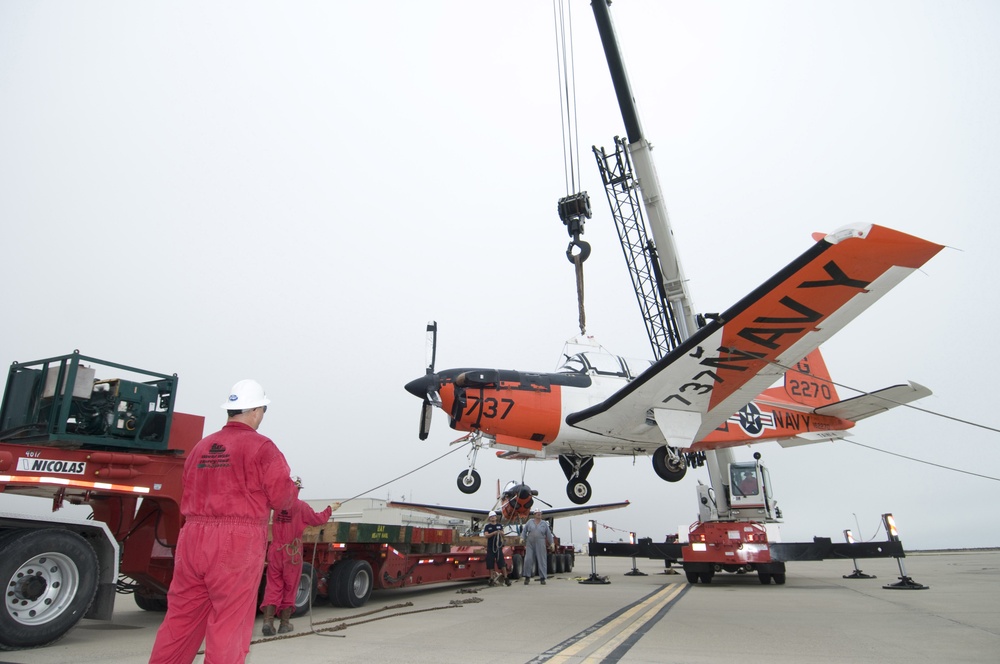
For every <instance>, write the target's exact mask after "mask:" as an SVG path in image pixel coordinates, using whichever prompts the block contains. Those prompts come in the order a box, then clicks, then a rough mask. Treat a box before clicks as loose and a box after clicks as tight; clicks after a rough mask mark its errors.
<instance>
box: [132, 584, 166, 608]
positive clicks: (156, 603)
mask: <svg viewBox="0 0 1000 664" xmlns="http://www.w3.org/2000/svg"><path fill="white" fill-rule="evenodd" d="M132 598H133V599H135V605H136V606H138V607H139V608H140V609H142V610H143V611H156V612H158V613H163V612H164V611H166V610H167V597H166V596H165V595H160V594H157V593H154V592H152V591H149V590H143V589H142V588H136V590H135V592H134V593H132Z"/></svg>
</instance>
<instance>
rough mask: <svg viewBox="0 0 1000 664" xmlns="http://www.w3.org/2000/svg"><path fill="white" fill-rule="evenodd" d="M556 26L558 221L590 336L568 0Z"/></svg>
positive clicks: (558, 5)
mask: <svg viewBox="0 0 1000 664" xmlns="http://www.w3.org/2000/svg"><path fill="white" fill-rule="evenodd" d="M552 14H553V21H554V23H555V37H556V65H557V66H556V69H557V71H558V75H559V86H558V87H559V109H560V115H561V118H560V121H561V125H562V142H563V175H564V177H565V180H566V196H564V197H563V198H561V199H559V203H558V210H559V218H560V219H562V222H563V224H564V225H565V226H566V232H567V233H569V236H570V242H569V246H568V247H567V248H566V258H567V259H569V262H570V263H573V265H574V266H575V270H576V299H577V307H578V308H579V311H580V334H586V333H587V316H586V312H585V310H584V304H583V262H584V261H585V260H587V258H588V257H589V256H590V244H589V243H587V242H585V241H584V240H581V239H580V236H581V235H583V225H584V220H585V219H590V217H591V214H592V213H591V209H590V197H589V196H588V195H587V192H585V191H581V192H578V191H577V178H578V176H579V173H580V150H579V143H580V140H579V129H578V124H577V115H576V68H575V65H574V61H573V29H572V20H571V19H572V16H571V15H570V10H569V5H568V3H566V2H565V0H552Z"/></svg>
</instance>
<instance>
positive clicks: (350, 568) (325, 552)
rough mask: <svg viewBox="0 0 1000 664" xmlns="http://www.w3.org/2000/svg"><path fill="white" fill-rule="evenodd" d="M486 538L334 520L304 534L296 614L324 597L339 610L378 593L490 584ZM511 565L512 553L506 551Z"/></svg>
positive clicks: (443, 529)
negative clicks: (432, 585)
mask: <svg viewBox="0 0 1000 664" xmlns="http://www.w3.org/2000/svg"><path fill="white" fill-rule="evenodd" d="M480 539H481V538H466V539H461V538H459V537H458V535H457V534H456V531H455V530H454V529H452V528H423V527H419V526H397V525H387V524H376V523H352V522H347V521H332V522H330V523H325V524H322V525H319V526H310V527H308V528H306V529H305V532H304V533H303V535H302V559H303V564H302V577H301V578H302V581H301V583H300V585H299V594H298V596H297V597H296V613H302V612H304V611H305V607H306V606H307V602H311V601H315V600H316V598H317V597H325V598H326V599H327V600H328V601H329V602H330V603H331V604H333V605H334V606H344V607H359V606H362V605H364V604H365V602H367V601H368V598H369V597H370V596H371V593H372V591H373V590H389V589H396V588H407V587H411V586H418V585H426V584H430V583H447V582H457V581H475V580H479V579H482V580H485V579H488V578H489V576H490V573H489V570H487V569H486V548H485V546H484V545H483V543H482V542H481V541H479V540H480ZM505 554H506V555H505V557H506V559H507V561H508V565H510V564H511V558H512V553H511V549H510V548H509V547H507V548H506V549H505Z"/></svg>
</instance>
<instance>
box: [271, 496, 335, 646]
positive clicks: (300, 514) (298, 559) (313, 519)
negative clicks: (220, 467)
mask: <svg viewBox="0 0 1000 664" xmlns="http://www.w3.org/2000/svg"><path fill="white" fill-rule="evenodd" d="M292 481H293V482H295V486H296V487H298V489H299V490H301V489H302V480H301V479H299V478H298V477H295V478H293V479H292ZM336 509H340V503H336V502H335V503H333V505H327V506H326V509H325V510H323V511H322V512H315V511H313V509H312V508H311V507H309V505H308V503H306V502H305V501H302V500H296V501H295V502H294V503H293V504H292V506H291V507H290V508H288V509H285V510H280V511H279V510H275V511H274V518H273V519H272V520H271V548H270V549H269V550H268V552H267V589H266V590H265V591H264V601H263V602H261V605H260V608H261V611H263V612H264V627H263V629H262V630H261V631H262V632H263V634H264V636H274V614H275V613H277V614H278V617H279V618H281V624H280V625H278V634H285V633H287V632H291V631H292V629H293V627H292V623H291V622H290V620H291V617H292V611H294V610H295V595H296V593H298V590H299V580H300V579H301V577H302V531H304V530H305V527H306V526H318V525H319V524H321V523H326V522H327V521H329V520H330V515H331V514H333V511H334V510H336Z"/></svg>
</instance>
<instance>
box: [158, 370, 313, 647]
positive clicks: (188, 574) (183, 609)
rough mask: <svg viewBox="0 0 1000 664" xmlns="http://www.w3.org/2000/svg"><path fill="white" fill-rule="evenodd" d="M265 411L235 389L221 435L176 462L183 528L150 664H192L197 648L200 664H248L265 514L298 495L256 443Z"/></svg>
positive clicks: (284, 469)
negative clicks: (180, 472) (179, 470)
mask: <svg viewBox="0 0 1000 664" xmlns="http://www.w3.org/2000/svg"><path fill="white" fill-rule="evenodd" d="M270 402H271V401H270V399H268V398H267V396H266V395H265V394H264V389H263V388H262V387H261V386H260V384H259V383H258V382H257V381H254V380H241V381H240V382H238V383H236V384H235V385H233V389H232V391H231V392H230V394H229V399H228V400H227V401H226V403H224V404H223V405H222V407H223V408H224V409H226V411H227V414H228V420H227V421H226V424H225V426H224V427H223V428H222V430H221V431H218V432H216V433H214V434H212V435H210V436H207V437H205V438H204V439H202V440H201V441H200V442H199V443H198V444H197V445H195V447H194V449H192V450H191V453H190V454H189V455H188V458H187V460H186V461H185V462H184V472H183V476H182V481H183V488H184V494H183V496H182V497H181V514H182V515H183V516H184V518H185V521H184V525H183V527H182V528H181V531H180V535H178V537H177V548H176V549H175V550H174V573H173V579H172V580H171V582H170V590H169V592H168V593H167V615H166V617H165V618H164V620H163V624H162V625H160V629H159V630H158V631H157V632H156V641H155V642H154V643H153V651H152V653H151V654H150V656H149V661H150V664H190V663H191V662H192V661H193V660H194V658H195V655H196V654H197V653H198V649H199V648H200V647H201V644H202V641H204V642H205V664H235V663H238V662H243V661H245V660H246V656H247V653H248V652H249V651H250V639H251V638H252V637H253V623H254V618H255V617H256V613H257V589H258V588H259V587H260V577H261V573H262V572H263V571H264V556H265V554H266V552H267V522H268V517H269V516H270V513H271V510H272V509H273V510H275V511H280V510H284V509H288V508H289V507H290V506H291V505H292V504H293V503H294V502H295V500H296V492H297V489H296V487H295V483H294V482H292V479H291V477H289V472H290V470H289V468H288V463H287V462H286V461H285V457H284V455H283V454H282V453H281V451H280V450H279V449H278V447H277V446H276V445H275V444H274V443H273V442H272V441H271V439H270V438H267V437H266V436H262V435H261V434H259V433H257V429H258V427H260V423H261V421H262V420H263V419H264V413H266V412H267V405H268V404H269V403H270Z"/></svg>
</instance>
